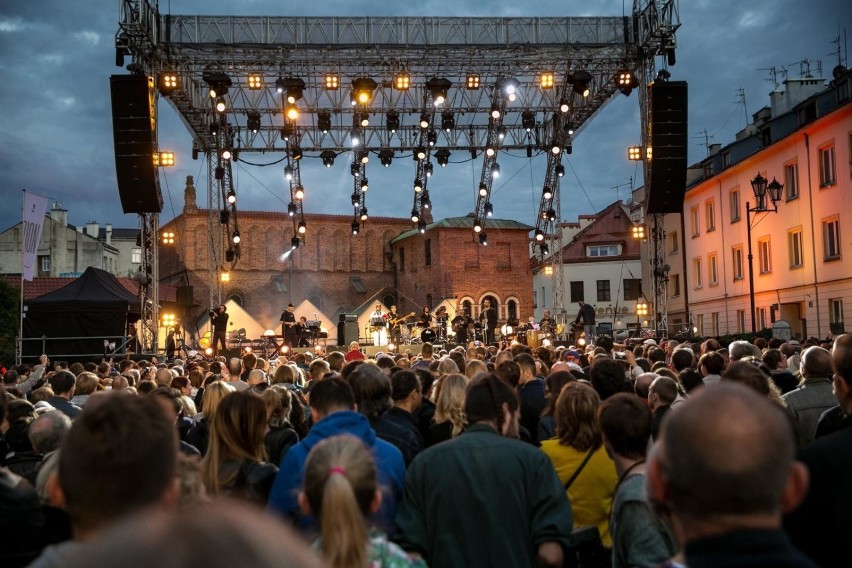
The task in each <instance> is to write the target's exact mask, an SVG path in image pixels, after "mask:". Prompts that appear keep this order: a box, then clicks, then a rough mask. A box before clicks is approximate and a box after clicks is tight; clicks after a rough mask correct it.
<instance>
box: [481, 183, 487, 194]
mask: <svg viewBox="0 0 852 568" xmlns="http://www.w3.org/2000/svg"><path fill="white" fill-rule="evenodd" d="M486 195H488V186H487V185H485V184H484V183H480V184H479V196H480V197H485V196H486Z"/></svg>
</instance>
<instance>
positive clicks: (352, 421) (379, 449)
mask: <svg viewBox="0 0 852 568" xmlns="http://www.w3.org/2000/svg"><path fill="white" fill-rule="evenodd" d="M341 434H348V435H351V436H355V437H356V438H358V439H360V440H361V441H362V442H364V444H365V445H366V446H367V448H369V449H370V452H371V453H372V454H373V459H375V460H376V470H377V473H378V483H379V487H380V490H381V492H382V505H381V508H380V509H379V510H378V512H377V513H376V514H375V515H373V516H372V517H371V519H370V521H371V522H372V523H373V524H375V525H376V526H377V527H378V528H380V529H381V530H383V531H385V532H386V533H387V534H389V535H392V534H393V532H394V530H395V524H394V519H395V517H396V509H397V507H398V505H399V502H400V501H401V500H402V491H403V486H404V484H405V463H404V462H403V459H402V453H400V451H399V450H398V449H397V448H396V447H395V446H393V445H392V444H389V443H388V442H385V441H384V440H380V439H379V438H377V437H376V433H375V432H374V431H373V429H372V428H371V427H370V422H369V421H368V420H367V417H366V416H364V415H363V414H360V413H358V412H354V411H352V410H342V411H339V412H333V413H332V414H329V415H328V416H326V417H325V418H323V419H322V420H320V421H319V422H317V423H316V424H314V426H313V428H311V431H310V432H309V433H308V435H307V436H306V437H305V439H304V440H302V441H301V442H299V443H298V444H295V445H293V446H291V447H290V449H289V450H287V453H286V454H284V457H283V458H282V459H281V467H280V469H279V471H278V475H276V476H275V482H274V483H273V484H272V490H271V491H270V492H269V504H268V509H269V510H270V511H272V512H275V513H277V514H279V515H281V516H283V517H284V518H285V519H288V520H291V521H296V525H297V526H298V527H299V529H300V530H302V531H303V532H309V533H310V532H316V528H317V527H316V519H315V518H314V517H312V516H306V515H302V514H301V512H300V510H299V502H298V494H299V491H300V490H301V489H302V485H303V475H304V473H305V462H306V461H307V459H308V454H309V453H310V451H311V449H312V448H313V447H314V446H316V445H317V444H318V443H320V442H321V441H323V440H325V439H326V438H331V437H332V436H339V435H341Z"/></svg>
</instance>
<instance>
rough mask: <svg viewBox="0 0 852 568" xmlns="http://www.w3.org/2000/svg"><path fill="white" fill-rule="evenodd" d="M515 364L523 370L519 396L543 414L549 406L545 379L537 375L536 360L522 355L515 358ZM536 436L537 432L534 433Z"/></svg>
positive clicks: (528, 355) (519, 383)
mask: <svg viewBox="0 0 852 568" xmlns="http://www.w3.org/2000/svg"><path fill="white" fill-rule="evenodd" d="M515 363H517V364H518V366H519V367H520V368H521V377H520V380H519V382H518V396H519V397H520V398H521V400H524V401H526V402H528V403H529V404H531V405H532V406H534V407H535V409H536V411H537V412H538V413H539V414H541V411H543V410H544V407H545V406H547V399H546V397H545V395H544V379H542V378H541V377H539V376H538V375H537V372H536V371H537V369H536V360H535V359H534V358H533V356H532V355H530V354H528V353H521V354H519V355H518V356H517V357H515ZM532 433H533V434H535V431H533V432H532Z"/></svg>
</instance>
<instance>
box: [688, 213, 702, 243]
mask: <svg viewBox="0 0 852 568" xmlns="http://www.w3.org/2000/svg"><path fill="white" fill-rule="evenodd" d="M689 222H690V225H691V226H690V229H691V230H692V238H693V239H694V238H696V237H698V236H700V235H701V217H700V216H699V215H698V205H696V206H695V207H693V208H692V209H690V210H689Z"/></svg>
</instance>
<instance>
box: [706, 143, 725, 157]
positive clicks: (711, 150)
mask: <svg viewBox="0 0 852 568" xmlns="http://www.w3.org/2000/svg"><path fill="white" fill-rule="evenodd" d="M721 149H722V145H721V144H710V146H709V147H708V148H707V157H708V158H709V157H710V156H715V155H716V154H718V153H719V150H721Z"/></svg>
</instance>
